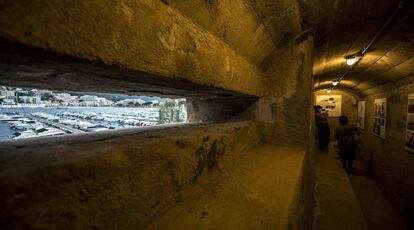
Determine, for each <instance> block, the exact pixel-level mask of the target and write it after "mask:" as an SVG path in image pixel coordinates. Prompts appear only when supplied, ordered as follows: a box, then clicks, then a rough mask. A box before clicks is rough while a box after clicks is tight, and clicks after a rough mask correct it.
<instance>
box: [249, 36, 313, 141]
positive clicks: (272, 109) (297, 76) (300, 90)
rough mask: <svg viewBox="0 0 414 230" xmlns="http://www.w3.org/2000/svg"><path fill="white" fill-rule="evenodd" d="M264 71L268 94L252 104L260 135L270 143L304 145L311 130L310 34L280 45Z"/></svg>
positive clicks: (311, 51) (311, 52)
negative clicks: (301, 38)
mask: <svg viewBox="0 0 414 230" xmlns="http://www.w3.org/2000/svg"><path fill="white" fill-rule="evenodd" d="M279 55H280V56H278V57H277V59H276V60H275V62H274V63H273V64H272V65H271V66H270V67H269V68H268V69H267V71H266V72H265V76H266V84H267V88H268V90H269V95H268V96H266V97H262V98H261V99H260V100H258V101H257V102H256V104H255V108H254V113H255V116H256V119H257V121H259V124H260V127H261V130H262V132H263V138H264V140H265V141H267V142H268V143H273V144H299V145H301V146H304V147H306V146H307V144H308V138H309V133H310V117H311V110H310V108H309V105H310V104H311V101H312V93H313V90H312V89H313V88H312V85H313V78H312V64H313V62H312V58H313V57H312V55H313V37H312V36H311V35H309V36H305V39H304V40H303V41H301V42H299V43H291V44H289V45H287V46H285V47H284V48H283V50H282V51H281V52H280V53H279Z"/></svg>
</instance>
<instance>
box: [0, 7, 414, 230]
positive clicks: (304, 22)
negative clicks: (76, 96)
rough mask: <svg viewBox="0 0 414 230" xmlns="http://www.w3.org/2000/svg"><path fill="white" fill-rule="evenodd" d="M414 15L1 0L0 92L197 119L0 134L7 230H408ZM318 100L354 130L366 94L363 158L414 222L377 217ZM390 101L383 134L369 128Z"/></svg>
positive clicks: (2, 223)
mask: <svg viewBox="0 0 414 230" xmlns="http://www.w3.org/2000/svg"><path fill="white" fill-rule="evenodd" d="M413 12H414V6H413V3H412V2H411V1H394V0H385V1H381V4H379V3H378V1H375V0H363V1H361V0H351V1H349V0H338V1H317V0H311V1H302V0H284V1H279V0H270V1H263V0H256V1H250V0H232V1H230V0H223V1H206V0H183V1H176V0H161V1H160V0H114V1H100V0H88V1H84V0H71V1H52V0H34V1H24V0H2V1H0V85H9V86H14V87H34V88H45V89H53V90H67V89H71V90H79V91H93V92H106V93H123V94H129V95H153V96H165V97H173V98H177V97H183V96H184V97H185V98H187V108H188V114H189V116H188V118H189V121H190V122H193V123H190V124H181V125H171V126H165V127H157V128H152V129H142V130H136V129H128V130H119V131H112V132H103V133H90V134H85V135H70V136H62V137H57V138H39V139H36V140H30V141H29V140H23V141H20V142H18V143H17V142H9V143H3V142H1V143H0V166H1V169H0V197H1V198H0V207H2V209H1V210H0V227H1V228H2V229H56V228H59V229H85V228H86V229H90V228H99V229H311V228H312V229H381V228H382V229H387V227H389V226H393V227H392V228H395V229H404V228H407V229H408V228H409V227H411V226H413V222H412V220H413V219H414V218H413V213H414V212H413V210H414V209H413V207H414V205H413V204H414V197H413V194H414V190H413V186H412V181H413V178H414V171H413V169H414V167H413V165H414V157H413V156H414V155H412V154H410V153H408V152H407V151H406V149H405V148H404V141H405V129H406V124H407V117H406V115H404V114H406V111H407V103H408V95H409V94H410V93H413V92H414V86H413V84H412V82H413V81H412V80H413V76H414V75H413V74H414V68H413V60H414V59H413V52H414V49H413V47H414V41H413V28H414V24H413V16H412V15H413ZM394 14H395V15H394ZM393 15H394V16H393ZM391 16H393V17H392V18H391ZM389 18H391V20H389V23H388V24H387V21H388V19H389ZM384 25H386V26H385V27H384V29H383V31H381V33H380V35H378V36H376V34H377V33H378V31H380V29H381V28H382V27H383V26H384ZM373 37H377V38H376V39H375V42H373V43H372V44H371V45H370V46H369V48H368V49H366V53H364V52H361V51H363V50H365V49H364V48H365V47H368V46H367V44H370V41H371V39H372V38H373ZM361 53H363V56H361V58H360V59H359V60H358V61H357V62H356V63H357V64H356V65H351V67H352V69H351V70H350V71H348V69H349V68H350V67H349V66H348V65H347V64H346V58H349V57H350V56H358V55H360V54H361ZM358 57H360V56H358ZM354 64H355V63H354ZM344 73H346V75H344V76H345V77H343V78H341V76H342V75H343V74H344ZM338 79H339V81H340V82H339V84H338V85H337V86H335V87H333V85H332V83H333V81H336V80H338ZM327 90H330V91H329V92H328V91H327ZM318 95H341V96H342V99H343V100H342V114H344V115H348V116H349V117H350V120H351V123H355V122H357V120H358V113H357V106H356V105H357V104H358V102H359V101H365V102H366V114H365V122H364V124H365V129H364V130H363V132H362V134H361V146H360V148H359V150H358V160H359V162H360V163H361V167H362V168H364V170H366V171H367V174H369V175H370V176H371V177H372V178H373V179H374V180H375V182H372V184H373V186H374V187H375V186H378V187H379V188H380V189H379V190H378V191H381V194H384V195H382V196H384V197H386V198H383V199H384V200H387V202H390V203H391V204H392V206H393V208H395V209H396V210H397V211H398V216H399V215H401V216H402V218H403V219H404V220H405V222H406V223H404V224H406V225H407V226H409V227H407V226H405V225H404V224H399V223H396V222H392V221H390V222H387V223H386V221H385V219H386V218H382V219H381V218H380V217H383V216H381V215H383V214H384V213H387V212H385V211H383V210H382V208H378V210H380V211H378V212H371V213H373V214H372V215H369V213H370V210H372V208H373V207H376V206H374V205H370V204H368V205H367V203H364V202H365V201H366V200H368V201H369V200H370V198H371V197H374V196H371V197H369V196H367V195H365V197H364V196H363V195H361V194H364V190H363V188H364V186H359V187H358V183H359V185H361V183H362V182H363V181H364V180H363V179H366V178H368V176H367V177H364V178H362V177H355V176H348V175H346V174H345V173H344V172H343V170H342V169H341V168H340V163H339V161H338V160H337V159H335V157H334V154H335V153H334V152H332V151H331V150H330V151H329V154H327V153H323V152H320V151H318V150H317V149H315V138H314V137H315V128H316V127H315V125H314V123H313V121H314V119H313V113H312V111H313V109H312V107H313V105H314V101H315V97H316V96H318ZM379 98H386V99H387V103H388V104H387V106H388V107H387V112H388V113H387V129H386V131H387V132H386V135H385V138H378V137H376V136H374V135H372V132H371V130H372V129H373V127H374V125H375V124H374V117H375V114H374V112H373V111H374V104H375V100H376V99H379ZM329 122H330V124H331V129H332V131H333V130H334V129H335V128H336V127H337V126H338V124H337V118H329ZM332 153H333V154H332ZM370 180H371V179H370ZM372 181H373V180H372ZM375 183H376V184H375ZM360 191H362V192H360ZM365 191H366V190H365ZM366 194H371V193H366ZM381 199H382V198H381ZM390 206H391V205H390ZM390 209H391V208H390ZM381 210H382V211H381ZM393 210H394V209H393ZM344 213H345V215H344ZM396 213H397V212H396ZM374 214H378V215H377V216H376V217H375V216H374ZM380 214H381V215H380ZM393 215H394V214H393ZM395 215H397V214H395ZM373 216H374V217H373ZM396 218H397V217H396ZM398 218H401V217H398Z"/></svg>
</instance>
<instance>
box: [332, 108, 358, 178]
mask: <svg viewBox="0 0 414 230" xmlns="http://www.w3.org/2000/svg"><path fill="white" fill-rule="evenodd" d="M339 123H341V126H339V127H338V128H336V130H335V139H336V140H338V147H339V156H340V158H341V161H342V165H343V167H344V169H345V171H346V172H347V173H349V174H352V164H353V162H354V160H355V157H356V148H357V143H356V142H357V140H356V139H357V136H358V131H357V129H356V127H355V126H353V125H350V124H349V123H348V117H347V116H340V117H339Z"/></svg>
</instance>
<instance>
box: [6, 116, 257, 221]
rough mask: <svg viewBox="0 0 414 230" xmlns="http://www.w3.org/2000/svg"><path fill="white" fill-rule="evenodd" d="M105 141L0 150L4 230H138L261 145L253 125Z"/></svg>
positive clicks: (213, 181)
mask: <svg viewBox="0 0 414 230" xmlns="http://www.w3.org/2000/svg"><path fill="white" fill-rule="evenodd" d="M102 137H103V136H101V137H94V139H89V140H88V135H83V136H78V137H77V139H76V138H74V137H70V138H63V137H62V138H61V139H60V140H61V141H60V142H59V141H58V140H59V138H49V139H43V140H41V141H40V143H41V144H37V143H36V142H33V143H27V144H26V145H21V144H20V143H11V144H4V145H3V144H2V146H1V148H0V151H1V152H0V162H1V165H2V167H1V169H0V196H1V197H2V199H0V206H1V207H2V208H1V210H0V228H1V229H28V228H30V229H45V228H48V229H50V228H57V229H74V228H83V229H91V228H99V229H102V228H106V229H140V228H143V227H144V226H146V225H147V224H149V223H151V222H153V221H156V220H157V219H158V218H159V217H160V216H163V215H164V214H165V213H166V212H167V211H168V210H169V209H171V208H172V207H174V206H175V205H177V204H178V203H181V202H184V201H186V199H187V198H188V197H190V195H191V194H192V190H191V188H192V187H193V186H195V185H197V184H199V183H205V184H208V186H209V188H210V189H214V186H215V184H216V183H217V182H219V181H220V180H221V179H225V178H226V177H228V176H229V175H230V174H231V172H232V171H233V170H235V169H234V168H235V166H236V165H237V164H238V162H239V159H240V158H241V157H242V156H245V155H247V154H248V153H249V150H248V149H250V148H252V147H253V146H255V145H256V144H257V143H259V142H260V136H259V133H258V130H257V126H256V125H255V124H254V123H249V122H247V123H230V124H222V125H209V126H202V127H194V128H190V129H173V130H167V131H153V132H147V133H141V134H130V135H121V136H113V137H111V136H108V135H107V136H106V137H105V138H102ZM80 139H81V140H83V141H79V140H80ZM48 140H50V143H48ZM241 140H242V141H241ZM201 194H202V193H200V195H201Z"/></svg>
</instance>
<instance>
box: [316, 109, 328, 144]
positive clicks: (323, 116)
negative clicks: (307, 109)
mask: <svg viewBox="0 0 414 230" xmlns="http://www.w3.org/2000/svg"><path fill="white" fill-rule="evenodd" d="M314 109H315V123H316V126H317V127H318V142H319V143H318V144H319V149H320V150H322V151H323V150H328V144H329V138H330V128H329V124H328V113H327V112H323V111H322V106H320V105H316V106H314Z"/></svg>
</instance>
